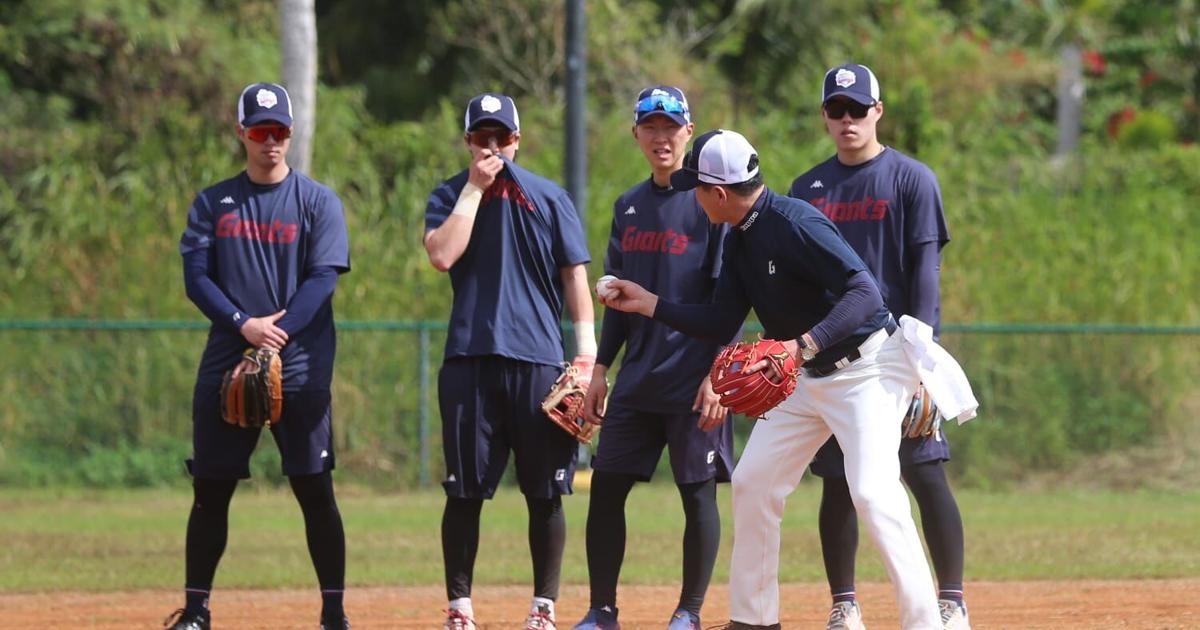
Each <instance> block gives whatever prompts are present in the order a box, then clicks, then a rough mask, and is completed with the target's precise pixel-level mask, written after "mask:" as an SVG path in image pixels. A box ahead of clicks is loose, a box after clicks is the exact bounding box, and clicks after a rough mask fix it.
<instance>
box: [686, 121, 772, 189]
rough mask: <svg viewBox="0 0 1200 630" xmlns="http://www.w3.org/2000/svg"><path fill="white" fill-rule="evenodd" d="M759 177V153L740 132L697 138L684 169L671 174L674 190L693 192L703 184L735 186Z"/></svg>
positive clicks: (717, 131)
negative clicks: (756, 176)
mask: <svg viewBox="0 0 1200 630" xmlns="http://www.w3.org/2000/svg"><path fill="white" fill-rule="evenodd" d="M757 174H758V152H757V151H755V150H754V147H753V146H751V145H750V141H749V140H746V137H745V136H743V135H742V134H740V133H738V132H736V131H729V130H727V129H714V130H712V131H709V132H708V133H705V134H704V135H702V136H700V137H699V138H696V141H695V142H693V143H692V150H691V151H688V153H687V155H685V156H684V157H683V168H682V169H680V170H678V171H675V172H674V173H672V174H671V187H672V188H675V189H676V190H691V189H693V188H695V187H696V186H699V185H700V184H717V185H722V186H731V185H733V184H740V183H742V182H746V181H749V180H750V179H751V178H753V177H754V176H755V175H757Z"/></svg>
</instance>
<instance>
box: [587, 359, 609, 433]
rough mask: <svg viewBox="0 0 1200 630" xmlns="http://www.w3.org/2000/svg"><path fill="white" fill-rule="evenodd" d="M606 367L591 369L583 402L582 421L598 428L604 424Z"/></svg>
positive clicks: (597, 365)
mask: <svg viewBox="0 0 1200 630" xmlns="http://www.w3.org/2000/svg"><path fill="white" fill-rule="evenodd" d="M607 375H608V366H607V365H600V364H599V363H597V364H596V366H595V367H594V368H592V382H591V384H589V385H588V391H587V397H586V398H584V400H583V419H584V420H587V421H588V422H590V423H591V424H594V425H596V426H600V424H602V423H603V422H604V411H605V406H606V403H607V402H608V380H606V379H607Z"/></svg>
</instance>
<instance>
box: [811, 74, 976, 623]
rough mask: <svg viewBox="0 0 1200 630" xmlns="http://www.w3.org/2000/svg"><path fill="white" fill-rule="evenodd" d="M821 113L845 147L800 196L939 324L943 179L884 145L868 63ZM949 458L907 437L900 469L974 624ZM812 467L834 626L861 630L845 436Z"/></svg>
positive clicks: (957, 599) (842, 78) (890, 297)
mask: <svg viewBox="0 0 1200 630" xmlns="http://www.w3.org/2000/svg"><path fill="white" fill-rule="evenodd" d="M821 112H822V119H823V120H824V122H825V129H826V130H827V131H828V132H829V135H830V137H832V138H833V141H834V144H835V145H836V146H837V154H836V155H835V156H833V157H831V158H829V159H828V160H826V161H824V162H822V163H821V164H818V165H817V166H815V167H813V168H812V169H811V170H809V171H808V172H806V173H804V174H803V175H801V176H799V177H797V178H796V180H795V181H794V182H792V188H791V192H790V195H791V196H792V197H796V198H798V199H803V200H805V201H807V202H809V203H811V204H812V205H813V206H815V207H816V208H817V209H818V210H820V211H821V212H822V213H824V214H825V216H826V217H829V220H830V221H833V223H834V225H836V226H837V228H838V230H839V231H840V232H841V234H842V236H843V237H844V238H845V239H846V242H847V243H849V244H850V246H851V247H853V248H854V250H855V252H857V253H858V255H859V256H860V257H862V259H863V261H864V262H865V263H866V265H867V269H868V270H869V271H870V272H871V275H872V276H873V277H874V278H875V280H876V282H877V283H878V284H879V290H880V293H881V294H882V295H883V300H884V303H886V304H887V305H888V307H889V308H890V309H891V311H892V313H894V314H895V315H897V316H900V315H911V316H913V317H916V318H917V319H919V320H921V321H923V322H926V323H927V324H929V325H931V326H932V327H933V329H934V331H937V330H938V327H939V324H940V322H939V320H940V309H939V279H938V272H939V268H940V263H941V260H940V258H941V254H940V251H941V249H942V247H943V246H944V245H945V244H946V243H947V242H948V241H949V240H950V235H949V232H948V231H947V229H946V217H945V214H944V213H943V212H942V196H941V192H940V190H939V189H938V183H937V178H936V177H935V176H934V174H933V172H932V171H930V170H929V168H928V167H927V166H925V165H924V164H922V163H920V162H918V161H916V160H914V159H912V158H911V157H908V156H907V155H904V154H903V153H900V152H899V151H897V150H895V149H893V148H891V147H885V146H883V145H882V144H880V143H879V140H878V138H877V136H876V124H877V123H878V121H879V119H880V118H881V117H882V116H883V101H882V100H880V93H879V81H878V80H877V79H876V77H875V74H874V73H872V72H871V70H870V69H869V68H867V67H866V66H863V65H859V64H853V63H850V64H845V65H841V66H837V67H835V68H832V69H831V70H829V72H827V73H826V74H825V81H824V86H823V90H822V99H821ZM949 459H950V445H949V443H948V442H947V441H946V436H945V435H944V434H943V433H942V432H941V430H940V429H938V430H937V432H936V433H935V434H934V435H931V436H928V437H919V438H905V439H902V440H901V442H900V473H901V476H902V477H903V479H904V481H905V483H906V484H908V487H909V488H910V489H911V490H912V492H913V496H914V497H916V500H917V506H918V507H919V508H920V510H921V524H922V526H923V527H924V530H925V541H926V542H927V543H928V545H929V551H930V555H932V556H933V565H934V569H935V571H936V572H937V578H938V598H939V607H940V609H941V616H942V623H943V624H944V626H945V627H946V629H947V630H968V629H969V628H970V623H969V620H968V617H967V609H966V605H965V604H964V603H963V524H962V517H961V516H960V515H959V511H958V504H957V503H956V502H955V500H954V495H953V494H951V492H950V486H949V484H948V483H947V481H946V471H945V468H944V467H943V465H942V463H943V462H945V461H947V460H949ZM812 471H813V474H815V475H817V476H819V477H821V478H822V479H823V480H824V493H823V495H822V499H821V513H820V519H819V523H820V532H821V550H822V553H823V554H824V556H825V572H826V575H827V576H828V578H829V588H830V591H831V592H832V594H833V608H832V610H831V611H830V614H829V624H828V626H827V627H828V630H843V629H846V630H859V629H861V628H863V627H864V626H863V624H862V613H861V610H860V609H859V607H858V604H857V603H856V602H855V599H854V556H855V552H856V550H857V547H858V520H857V518H856V515H855V511H854V503H853V502H852V501H851V498H850V489H849V487H848V486H847V484H846V475H845V469H844V461H843V457H842V451H841V449H840V448H839V447H838V442H837V440H835V439H832V438H831V439H830V440H829V441H828V442H826V443H825V445H824V446H822V447H821V449H820V450H819V451H817V455H816V458H815V459H814V460H813V464H812Z"/></svg>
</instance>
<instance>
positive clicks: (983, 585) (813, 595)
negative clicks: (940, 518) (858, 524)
mask: <svg viewBox="0 0 1200 630" xmlns="http://www.w3.org/2000/svg"><path fill="white" fill-rule="evenodd" d="M967 588H968V592H967V596H968V603H969V604H970V606H971V622H972V626H973V627H974V628H975V629H976V630H987V629H988V628H1021V629H1029V630H1034V629H1050V628H1054V629H1060V628H1072V629H1076V628H1082V629H1091V628H1125V629H1128V628H1140V629H1146V630H1151V629H1154V630H1163V629H1167V628H1171V629H1177V628H1200V579H1184V580H1144V581H1078V582H977V583H971V584H969V585H968V587H967ZM586 591H587V589H586V587H583V586H570V587H566V588H564V589H563V593H562V597H561V598H560V600H559V608H558V618H559V620H560V625H559V627H560V628H563V629H564V630H565V629H567V628H570V627H571V625H572V624H573V623H574V622H575V621H577V620H578V619H579V618H580V617H581V616H582V615H583V612H584V608H585V607H586V605H587V592H586ZM859 593H860V601H861V602H862V604H863V608H864V611H865V613H866V620H867V622H868V625H869V626H870V627H871V628H873V629H875V630H882V629H884V628H895V627H897V617H896V611H895V607H894V604H893V600H892V594H891V588H890V586H889V585H888V584H880V583H872V584H865V585H860V588H859ZM782 596H783V601H784V609H783V625H784V626H785V627H791V628H806V629H816V628H821V627H823V625H824V621H825V613H826V606H827V605H828V602H827V597H828V594H827V592H826V590H825V587H824V585H821V584H789V585H785V586H784V587H783V593H782ZM677 597H678V589H677V587H674V586H638V587H626V588H623V589H622V590H621V593H620V599H621V601H620V602H619V603H620V605H621V622H622V626H623V627H624V628H626V629H628V630H637V629H638V628H654V629H661V628H663V627H665V625H666V620H667V617H668V616H669V615H670V614H671V611H672V609H673V607H674V604H675V601H676V599H677ZM474 599H475V612H476V615H477V616H478V617H479V622H480V626H479V627H480V628H484V629H487V630H499V629H501V628H519V627H520V626H521V621H522V619H523V618H524V615H525V611H526V608H527V606H528V605H529V589H528V588H527V587H513V586H502V587H488V586H484V587H477V588H476V592H475V597H474ZM181 600H182V595H181V594H180V593H179V592H178V591H139V592H134V593H105V594H94V593H39V594H16V595H13V594H6V595H0V628H38V629H43V628H98V629H114V630H115V629H117V628H120V629H121V630H127V629H128V628H159V627H161V624H162V619H163V617H164V616H166V615H167V613H169V612H170V611H171V609H172V608H173V607H174V606H176V605H178V604H179V602H180V601H181ZM445 605H446V602H445V599H444V595H443V591H442V589H441V587H418V588H377V587H375V588H357V589H351V590H350V591H349V593H348V594H347V607H348V609H349V611H350V614H351V621H352V622H353V623H354V628H355V630H376V629H380V630H382V629H384V628H423V629H426V630H431V629H432V630H436V628H439V627H441V609H442V608H444V607H445ZM318 606H319V598H318V597H317V595H316V593H315V592H312V591H258V590H255V591H233V590H225V591H222V590H218V591H217V592H216V594H215V596H214V598H213V609H214V618H213V622H214V627H215V628H219V629H221V630H234V629H247V630H249V629H251V628H254V629H260V628H261V629H264V630H266V629H273V630H274V629H279V628H306V629H308V630H313V629H314V628H316V626H317V623H316V622H317V609H318ZM727 610H728V598H727V595H726V590H725V585H724V584H719V585H714V587H713V588H712V589H711V590H710V593H709V600H708V603H707V604H706V606H705V609H704V617H705V618H704V623H705V625H706V626H707V625H716V624H718V623H720V622H721V621H723V620H724V619H725V615H726V614H727Z"/></svg>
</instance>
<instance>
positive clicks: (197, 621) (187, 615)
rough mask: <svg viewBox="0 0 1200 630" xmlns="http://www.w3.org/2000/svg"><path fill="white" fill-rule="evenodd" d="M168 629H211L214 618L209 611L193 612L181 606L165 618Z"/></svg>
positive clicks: (165, 626) (164, 626) (165, 625)
mask: <svg viewBox="0 0 1200 630" xmlns="http://www.w3.org/2000/svg"><path fill="white" fill-rule="evenodd" d="M163 628H166V629H167V630H211V628H212V620H211V617H210V616H209V614H208V613H207V612H204V613H192V612H188V611H187V610H186V609H183V608H180V609H179V610H176V611H175V612H173V613H171V614H169V615H167V618H166V619H164V620H163Z"/></svg>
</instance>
